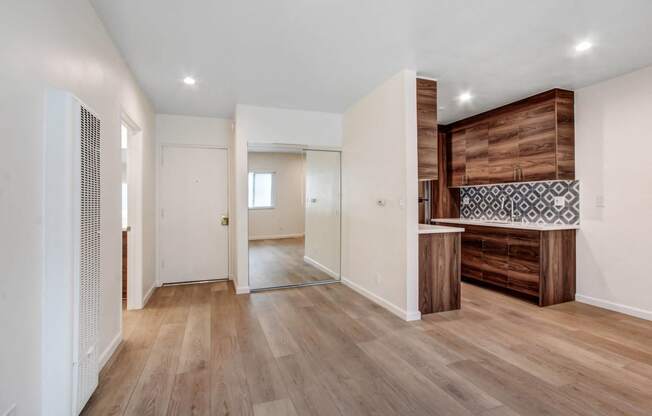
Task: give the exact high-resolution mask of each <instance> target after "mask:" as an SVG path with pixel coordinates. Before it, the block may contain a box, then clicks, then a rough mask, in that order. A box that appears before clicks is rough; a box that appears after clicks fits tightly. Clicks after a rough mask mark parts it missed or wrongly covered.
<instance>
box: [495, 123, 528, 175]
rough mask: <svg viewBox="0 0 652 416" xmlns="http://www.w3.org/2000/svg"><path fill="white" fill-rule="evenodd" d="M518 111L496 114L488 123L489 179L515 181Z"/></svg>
mask: <svg viewBox="0 0 652 416" xmlns="http://www.w3.org/2000/svg"><path fill="white" fill-rule="evenodd" d="M520 119H521V117H520V114H519V113H507V114H503V115H500V116H498V117H497V118H496V119H494V120H493V121H492V122H491V124H490V125H489V151H488V154H489V181H490V182H491V183H504V182H516V181H517V178H516V173H517V169H516V168H517V166H518V148H519V124H520Z"/></svg>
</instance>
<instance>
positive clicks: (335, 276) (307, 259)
mask: <svg viewBox="0 0 652 416" xmlns="http://www.w3.org/2000/svg"><path fill="white" fill-rule="evenodd" d="M303 261H305V262H306V263H308V264H309V265H311V266H312V267H314V268H316V269H319V270H321V271H322V272H324V273H326V274H327V275H329V276H330V277H332V278H333V279H339V278H340V275H339V273H335V272H334V271H332V270H331V269H329V268H328V267H326V266H324V265H323V264H321V263H319V262H318V261H315V260H313V259H311V258H310V257H308V256H303Z"/></svg>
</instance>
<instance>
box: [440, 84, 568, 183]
mask: <svg viewBox="0 0 652 416" xmlns="http://www.w3.org/2000/svg"><path fill="white" fill-rule="evenodd" d="M573 108H574V96H573V92H572V91H566V90H560V89H554V90H550V91H546V92H544V93H541V94H537V95H535V96H532V97H529V98H526V99H524V100H521V101H517V102H515V103H512V104H508V105H506V106H503V107H499V108H496V109H494V110H490V111H487V112H485V113H482V114H478V115H476V116H473V117H469V118H467V119H464V120H460V121H457V122H455V123H453V124H450V125H447V126H446V132H447V134H448V136H449V140H450V144H451V149H452V155H451V156H452V157H451V160H450V161H449V162H448V170H449V172H450V175H449V178H450V179H449V185H450V186H464V185H482V184H488V183H505V182H526V181H539V180H555V179H575V154H574V142H575V138H574V115H573Z"/></svg>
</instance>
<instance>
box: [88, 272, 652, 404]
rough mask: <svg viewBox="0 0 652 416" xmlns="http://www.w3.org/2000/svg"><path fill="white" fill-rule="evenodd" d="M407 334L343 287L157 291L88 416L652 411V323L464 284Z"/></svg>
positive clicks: (133, 316)
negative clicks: (448, 304) (455, 303)
mask: <svg viewBox="0 0 652 416" xmlns="http://www.w3.org/2000/svg"><path fill="white" fill-rule="evenodd" d="M462 297H463V299H462V310H460V311H454V312H445V313H440V314H436V315H429V316H427V317H426V318H425V319H424V320H422V321H417V322H412V323H407V322H404V321H401V320H400V319H398V318H397V317H395V316H393V315H391V314H390V313H388V312H387V311H386V310H384V309H382V308H380V307H379V306H377V305H375V304H373V303H371V302H370V301H368V300H367V299H365V298H363V297H361V296H360V295H358V294H356V293H355V292H353V291H351V290H350V289H349V288H347V287H346V286H344V285H341V284H333V285H326V286H312V287H305V288H300V289H288V290H279V291H273V292H264V293H256V294H252V295H239V296H236V295H234V294H233V289H232V287H230V286H229V285H228V284H227V283H214V284H204V285H188V286H175V287H163V288H160V289H157V291H156V293H155V294H154V295H153V297H152V299H151V301H150V302H149V304H148V305H147V307H146V308H145V309H144V310H141V311H130V312H127V314H126V316H125V322H124V324H125V325H124V335H125V340H124V342H123V344H122V346H121V348H120V350H119V351H118V352H117V353H116V354H115V355H114V357H113V358H112V359H111V361H110V362H109V363H108V365H107V366H106V367H105V369H104V370H103V372H102V375H101V378H100V386H99V388H98V390H97V391H96V392H95V394H94V395H93V397H92V398H91V401H90V402H89V404H88V406H87V408H86V409H85V412H84V414H85V415H103V416H106V415H123V414H127V415H165V414H168V415H257V416H260V415H483V416H498V415H510V416H512V415H523V416H533V415H587V416H589V415H590V416H595V415H640V416H644V415H645V416H649V415H650V414H652V342H651V341H652V322H648V321H643V320H639V319H635V318H631V317H628V316H624V315H620V314H617V313H614V312H610V311H606V310H602V309H598V308H595V307H591V306H587V305H583V304H580V303H575V302H571V303H566V304H561V305H556V306H552V307H548V308H538V307H537V306H534V305H532V304H529V303H526V302H524V301H521V300H518V299H514V298H510V297H507V296H505V295H503V294H500V293H497V292H493V291H490V290H488V289H484V288H479V287H476V286H472V285H469V284H464V286H463V290H462Z"/></svg>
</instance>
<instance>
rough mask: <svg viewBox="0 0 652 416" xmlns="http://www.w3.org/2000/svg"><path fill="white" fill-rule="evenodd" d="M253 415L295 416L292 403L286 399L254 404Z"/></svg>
mask: <svg viewBox="0 0 652 416" xmlns="http://www.w3.org/2000/svg"><path fill="white" fill-rule="evenodd" d="M254 415H255V416H297V412H296V410H294V405H293V404H292V402H291V401H290V400H288V399H281V400H275V401H273V402H265V403H259V404H257V405H255V406H254Z"/></svg>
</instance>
